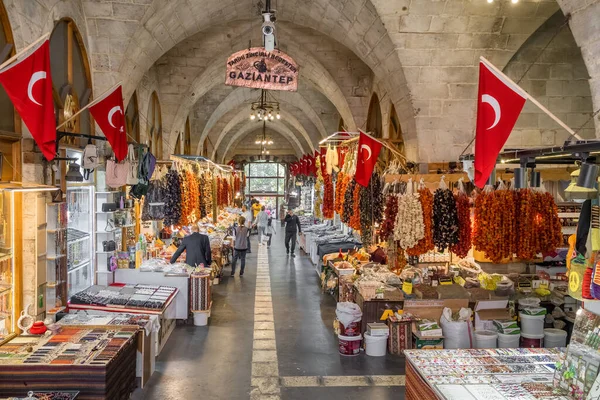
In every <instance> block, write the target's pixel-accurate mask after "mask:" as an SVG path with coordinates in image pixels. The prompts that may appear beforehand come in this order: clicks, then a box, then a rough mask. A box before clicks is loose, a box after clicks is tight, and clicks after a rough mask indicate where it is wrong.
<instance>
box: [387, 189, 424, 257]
mask: <svg viewBox="0 0 600 400" xmlns="http://www.w3.org/2000/svg"><path fill="white" fill-rule="evenodd" d="M424 236H425V225H424V224H423V208H422V207H421V202H420V201H419V194H418V193H406V194H403V195H400V196H398V213H397V215H396V226H395V227H394V240H396V241H397V242H398V245H399V246H400V247H401V248H403V249H408V248H411V247H413V246H415V245H416V244H417V243H418V242H419V240H421V239H422V238H423V237H424Z"/></svg>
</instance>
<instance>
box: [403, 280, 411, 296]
mask: <svg viewBox="0 0 600 400" xmlns="http://www.w3.org/2000/svg"><path fill="white" fill-rule="evenodd" d="M402 291H403V292H404V293H406V294H412V291H413V284H412V282H404V283H402Z"/></svg>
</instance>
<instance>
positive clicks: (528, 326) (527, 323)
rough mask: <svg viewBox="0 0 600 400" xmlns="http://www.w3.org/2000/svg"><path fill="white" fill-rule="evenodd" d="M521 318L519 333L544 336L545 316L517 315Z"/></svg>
mask: <svg viewBox="0 0 600 400" xmlns="http://www.w3.org/2000/svg"><path fill="white" fill-rule="evenodd" d="M519 317H520V318H521V333H523V334H526V335H542V336H543V335H544V320H545V319H546V316H545V315H527V314H523V313H522V312H520V313H519Z"/></svg>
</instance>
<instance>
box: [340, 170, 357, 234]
mask: <svg viewBox="0 0 600 400" xmlns="http://www.w3.org/2000/svg"><path fill="white" fill-rule="evenodd" d="M350 179H351V180H350V182H348V185H347V186H346V192H345V193H344V210H343V212H342V222H343V223H345V224H350V219H351V218H352V213H353V212H354V205H353V204H352V203H353V202H354V188H355V186H356V182H355V181H354V179H352V178H350Z"/></svg>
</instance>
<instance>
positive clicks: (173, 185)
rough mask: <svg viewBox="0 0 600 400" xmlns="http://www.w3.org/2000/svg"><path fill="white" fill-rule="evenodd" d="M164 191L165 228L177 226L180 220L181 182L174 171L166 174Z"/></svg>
mask: <svg viewBox="0 0 600 400" xmlns="http://www.w3.org/2000/svg"><path fill="white" fill-rule="evenodd" d="M166 189H167V190H166V193H165V219H164V223H165V225H167V226H170V225H177V223H178V222H179V219H180V218H181V182H180V179H179V174H178V173H177V171H175V170H174V169H171V170H170V171H169V173H168V174H167V188H166Z"/></svg>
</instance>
